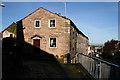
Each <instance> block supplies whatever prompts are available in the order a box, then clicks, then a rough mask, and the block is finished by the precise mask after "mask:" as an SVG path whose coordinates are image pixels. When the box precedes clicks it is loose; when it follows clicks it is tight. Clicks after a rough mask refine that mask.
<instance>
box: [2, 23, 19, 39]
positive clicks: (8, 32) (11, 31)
mask: <svg viewBox="0 0 120 80" xmlns="http://www.w3.org/2000/svg"><path fill="white" fill-rule="evenodd" d="M16 28H17V25H16V23H15V22H13V23H12V24H11V25H10V26H8V27H7V28H6V29H4V30H3V31H2V35H3V38H6V37H13V38H15V37H16Z"/></svg>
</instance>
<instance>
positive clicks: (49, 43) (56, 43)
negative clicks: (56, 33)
mask: <svg viewBox="0 0 120 80" xmlns="http://www.w3.org/2000/svg"><path fill="white" fill-rule="evenodd" d="M50 38H56V37H50ZM50 38H49V48H57V38H56V47H50Z"/></svg>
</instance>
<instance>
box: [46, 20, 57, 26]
mask: <svg viewBox="0 0 120 80" xmlns="http://www.w3.org/2000/svg"><path fill="white" fill-rule="evenodd" d="M50 20H55V27H50ZM48 26H49V28H56V19H49V23H48Z"/></svg>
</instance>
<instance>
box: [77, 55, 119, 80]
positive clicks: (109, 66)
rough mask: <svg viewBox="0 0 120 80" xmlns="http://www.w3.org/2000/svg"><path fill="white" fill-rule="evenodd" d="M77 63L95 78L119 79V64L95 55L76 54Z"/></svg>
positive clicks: (98, 79)
mask: <svg viewBox="0 0 120 80" xmlns="http://www.w3.org/2000/svg"><path fill="white" fill-rule="evenodd" d="M78 63H80V64H82V65H83V67H84V68H85V69H86V70H87V71H88V72H89V73H90V74H91V76H92V77H93V78H95V79H96V80H101V79H105V80H120V66H118V65H115V64H113V63H109V62H107V61H104V60H102V59H99V58H96V57H90V56H87V55H84V54H78Z"/></svg>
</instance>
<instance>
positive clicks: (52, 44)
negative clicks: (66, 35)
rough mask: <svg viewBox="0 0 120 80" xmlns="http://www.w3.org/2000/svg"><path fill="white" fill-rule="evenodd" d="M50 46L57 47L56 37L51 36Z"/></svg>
mask: <svg viewBox="0 0 120 80" xmlns="http://www.w3.org/2000/svg"><path fill="white" fill-rule="evenodd" d="M50 48H56V38H50Z"/></svg>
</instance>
